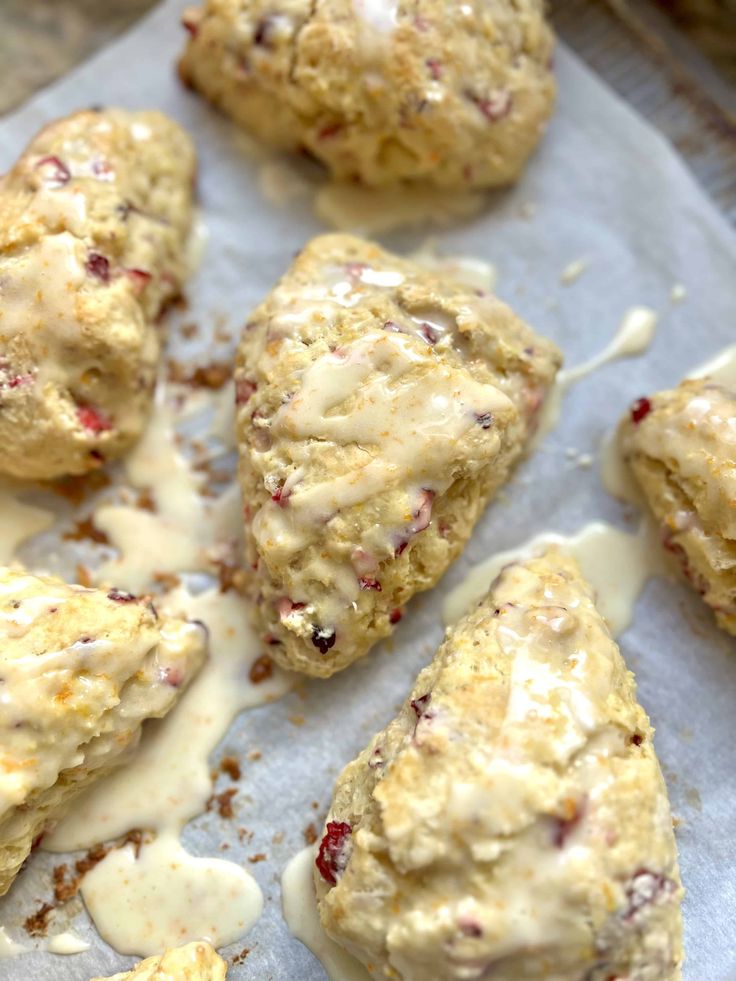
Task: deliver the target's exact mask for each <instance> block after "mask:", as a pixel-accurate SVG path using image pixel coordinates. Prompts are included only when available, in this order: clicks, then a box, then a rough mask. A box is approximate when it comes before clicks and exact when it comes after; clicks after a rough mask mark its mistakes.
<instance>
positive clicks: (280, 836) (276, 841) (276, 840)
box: [271, 831, 284, 845]
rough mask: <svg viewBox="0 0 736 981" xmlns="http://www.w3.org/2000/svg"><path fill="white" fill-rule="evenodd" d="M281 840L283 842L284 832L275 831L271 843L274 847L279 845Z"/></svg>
mask: <svg viewBox="0 0 736 981" xmlns="http://www.w3.org/2000/svg"><path fill="white" fill-rule="evenodd" d="M283 840H284V832H283V831H277V832H276V834H275V835H274V836H273V838H272V839H271V841H272V842H273V844H274V845H280V844H281V842H282V841H283Z"/></svg>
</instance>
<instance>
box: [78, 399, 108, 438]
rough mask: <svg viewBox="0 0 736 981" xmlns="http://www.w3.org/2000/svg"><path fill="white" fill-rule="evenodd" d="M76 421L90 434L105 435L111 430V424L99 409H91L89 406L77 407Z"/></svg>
mask: <svg viewBox="0 0 736 981" xmlns="http://www.w3.org/2000/svg"><path fill="white" fill-rule="evenodd" d="M77 419H79V421H80V423H81V424H82V425H83V426H84V428H85V429H88V430H89V431H90V432H91V433H94V434H95V435H97V434H98V433H106V432H109V430H111V429H112V423H111V422H110V420H109V419H108V418H107V416H105V415H104V414H103V413H102V412H100V411H99V409H93V408H92V406H91V405H79V406H77Z"/></svg>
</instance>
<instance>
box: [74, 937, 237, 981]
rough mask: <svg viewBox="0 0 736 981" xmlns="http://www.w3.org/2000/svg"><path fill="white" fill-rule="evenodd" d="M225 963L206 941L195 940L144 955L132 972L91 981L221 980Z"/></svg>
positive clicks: (222, 980)
mask: <svg viewBox="0 0 736 981" xmlns="http://www.w3.org/2000/svg"><path fill="white" fill-rule="evenodd" d="M226 977H227V964H226V963H225V961H224V960H223V959H222V958H221V957H220V955H219V954H218V953H217V951H216V950H214V949H213V948H212V947H211V946H210V945H209V944H208V943H204V941H201V940H200V941H197V942H196V943H191V944H186V946H184V947H175V948H174V949H173V950H167V951H166V952H165V953H163V954H158V955H156V956H155V957H147V958H146V959H145V960H144V961H141V962H140V964H137V965H136V966H135V967H134V968H133V970H132V971H124V972H123V973H122V974H113V975H112V977H109V978H92V981H126V979H130V981H133V979H137V981H225V978H226Z"/></svg>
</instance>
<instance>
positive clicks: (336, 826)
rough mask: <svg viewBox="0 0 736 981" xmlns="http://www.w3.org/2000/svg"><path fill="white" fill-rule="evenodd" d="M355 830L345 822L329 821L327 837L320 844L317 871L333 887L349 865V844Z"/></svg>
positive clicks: (316, 861)
mask: <svg viewBox="0 0 736 981" xmlns="http://www.w3.org/2000/svg"><path fill="white" fill-rule="evenodd" d="M352 833H353V829H352V828H351V827H350V825H349V824H347V823H346V822H345V821H328V822H327V828H326V829H325V836H324V838H323V839H322V841H321V842H320V843H319V853H318V855H317V858H316V860H315V863H314V864H315V865H316V866H317V871H318V872H319V874H320V875H321V876H322V878H323V879H324V880H325V882H329V884H330V885H331V886H335V885H337V880H338V878H339V877H340V876H341V875H342V874H343V872H344V871H345V868H346V866H347V864H348V859H349V858H350V854H349V851H348V847H347V846H348V844H349V841H350V836H351V835H352Z"/></svg>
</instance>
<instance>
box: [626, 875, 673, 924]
mask: <svg viewBox="0 0 736 981" xmlns="http://www.w3.org/2000/svg"><path fill="white" fill-rule="evenodd" d="M676 891H677V884H676V883H675V882H674V881H673V880H672V879H668V878H667V876H666V875H662V874H661V873H660V872H652V871H651V870H650V869H639V871H638V872H636V873H635V874H634V876H633V877H632V879H631V881H630V883H629V885H628V886H627V888H626V900H627V906H626V909H625V910H624V914H623V918H624V920H625V921H626V922H629V921H631V920H634V919H636V917H637V916H638V915H639V913H640V912H641V911H642V910H643V909H645V908H646V907H647V906H651V905H652V904H659V903H664V902H667V900H668V899H669V898H670V897H671V896H672V895H674V893H675V892H676Z"/></svg>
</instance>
